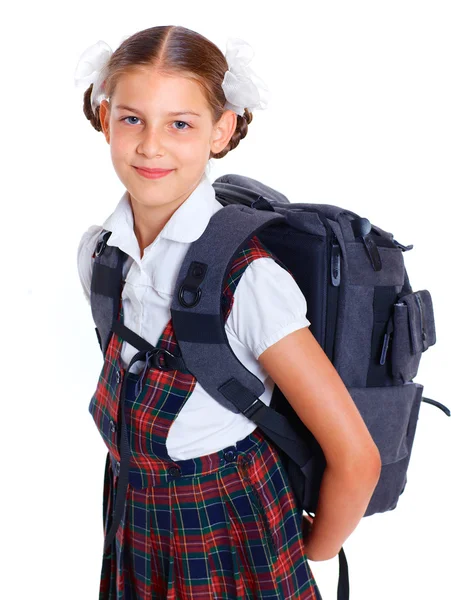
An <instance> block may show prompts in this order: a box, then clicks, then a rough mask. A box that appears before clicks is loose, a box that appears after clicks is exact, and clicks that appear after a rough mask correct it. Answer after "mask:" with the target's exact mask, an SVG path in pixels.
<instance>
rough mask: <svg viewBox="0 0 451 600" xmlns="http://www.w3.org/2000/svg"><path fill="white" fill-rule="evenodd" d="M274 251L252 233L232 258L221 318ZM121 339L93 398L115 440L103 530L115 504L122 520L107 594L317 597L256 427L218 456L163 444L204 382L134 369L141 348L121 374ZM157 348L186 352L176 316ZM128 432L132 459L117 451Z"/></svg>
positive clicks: (130, 597)
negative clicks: (243, 281)
mask: <svg viewBox="0 0 451 600" xmlns="http://www.w3.org/2000/svg"><path fill="white" fill-rule="evenodd" d="M266 256H271V257H272V258H275V257H274V256H273V255H272V254H271V253H269V251H268V250H267V249H266V248H265V247H264V246H262V244H261V243H260V241H259V240H258V238H256V237H253V238H252V239H251V240H250V241H249V242H248V244H247V245H246V247H245V248H244V249H242V250H241V251H240V253H239V254H238V255H237V256H236V258H235V260H234V261H233V262H232V266H231V269H230V272H229V275H228V278H227V280H226V285H225V287H224V290H223V301H224V303H225V312H224V314H225V320H227V317H228V315H229V314H230V310H231V308H232V303H233V294H234V291H235V289H236V286H237V285H238V283H239V280H240V277H241V276H242V275H243V273H244V271H245V269H246V267H247V266H248V265H249V264H251V262H252V261H253V260H255V259H257V258H261V257H266ZM276 260H277V259H276ZM279 264H280V263H279ZM119 319H120V321H121V322H123V307H122V300H121V301H120V304H119ZM122 343H123V339H122V338H121V337H120V336H119V335H117V334H116V333H115V332H113V333H112V335H111V339H110V342H109V345H108V348H107V351H106V355H105V360H104V364H103V367H102V370H101V373H100V377H99V380H98V384H97V388H96V391H95V393H94V396H93V397H92V399H91V402H90V405H89V412H90V413H91V415H92V417H93V418H94V421H95V423H96V426H97V428H98V430H99V432H100V434H101V436H102V438H103V440H104V441H105V443H106V445H107V447H108V454H107V458H106V465H105V475H104V491H103V529H104V534H105V535H106V533H107V531H108V530H109V529H110V526H111V524H112V521H113V509H114V511H115V512H114V519H115V520H116V523H117V524H116V528H117V529H116V533H115V535H114V538H112V542H111V544H110V545H109V547H108V549H106V550H105V549H104V553H103V559H102V568H101V577H100V593H99V600H160V599H167V600H182V599H190V600H191V599H193V600H215V599H217V600H251V599H266V600H290V599H292V600H295V599H296V600H321V595H320V593H319V590H318V588H317V585H316V583H315V580H314V577H313V574H312V572H311V570H310V567H309V564H308V562H307V558H306V556H305V554H304V544H303V538H302V531H301V515H300V513H299V511H298V510H297V509H296V505H295V499H294V496H293V493H292V491H291V488H290V487H289V483H288V480H287V475H286V472H285V470H284V468H283V466H282V464H281V462H280V458H279V455H278V453H277V452H276V450H275V447H274V446H273V445H272V443H271V442H270V441H269V440H267V439H266V438H265V437H263V435H262V434H261V432H260V430H259V429H258V428H257V429H255V430H254V431H253V432H252V433H251V434H250V435H248V436H247V437H245V438H244V439H242V440H240V441H238V442H237V443H236V444H235V445H232V446H229V447H227V448H224V449H222V450H220V451H218V452H214V453H212V454H208V455H205V456H200V457H198V458H193V459H187V460H172V459H171V458H170V457H169V455H168V452H167V449H166V439H167V436H168V433H169V430H170V427H171V425H172V423H173V422H174V421H175V419H176V418H177V415H178V413H179V412H180V410H181V409H182V407H183V406H184V404H185V402H186V401H187V400H188V399H189V397H190V394H191V393H192V391H193V390H194V387H195V385H196V379H195V378H194V376H193V375H192V374H191V373H190V372H188V371H186V372H183V371H182V370H172V371H163V370H160V369H159V368H158V366H156V365H153V364H152V363H150V364H149V361H148V360H147V361H146V365H145V367H144V369H143V370H142V371H141V373H140V374H134V373H131V372H130V371H129V370H128V369H129V368H130V366H131V364H133V363H134V362H136V360H146V358H147V357H148V355H145V353H144V352H143V351H141V352H138V353H137V354H135V356H134V357H133V359H132V360H131V361H130V364H129V366H128V368H127V369H124V368H123V367H122V363H121V356H120V355H121V347H122ZM156 347H157V348H162V349H164V350H168V351H169V352H171V353H172V354H176V355H177V354H178V355H180V352H179V350H178V345H177V340H176V338H175V336H174V332H173V327H172V319H171V320H170V321H169V322H168V323H167V325H166V327H165V328H164V330H163V333H162V334H161V336H160V338H159V340H158V343H157V346H156ZM213 401H215V400H213ZM124 416H125V429H124V424H123V417H124ZM199 426H200V427H201V426H202V424H201V423H199ZM124 431H125V432H126V436H125V438H124V441H123V444H127V448H128V451H127V456H128V457H129V458H127V457H124V456H122V457H121V456H120V448H123V447H124V446H122V445H120V438H121V437H122V435H123V432H124ZM121 432H122V433H121ZM125 460H128V461H129V462H128V469H129V470H128V476H127V480H126V481H125V479H124V485H123V489H124V490H125V491H124V494H123V498H122V501H121V499H120V498H119V495H118V494H117V491H118V479H119V474H120V470H121V469H122V468H123V467H124V464H125V463H124V461H125ZM116 513H117V514H116ZM119 519H120V520H119Z"/></svg>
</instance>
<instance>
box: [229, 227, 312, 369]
mask: <svg viewBox="0 0 451 600" xmlns="http://www.w3.org/2000/svg"><path fill="white" fill-rule="evenodd" d="M239 256H240V257H241V259H242V260H241V263H240V261H239V260H238V261H235V266H237V267H238V269H241V271H240V272H239V273H237V272H235V273H234V274H231V277H230V278H229V280H228V287H227V288H226V290H225V293H226V294H227V295H229V297H230V296H233V298H231V299H230V300H231V301H230V303H229V311H228V313H226V319H227V320H226V328H227V330H228V331H229V332H230V333H231V334H232V335H234V336H235V337H236V338H237V339H238V340H239V341H240V342H241V343H242V344H243V345H244V346H246V347H247V348H249V349H250V350H251V352H252V354H253V355H254V357H255V358H256V359H258V356H259V355H260V354H261V353H262V352H263V351H264V350H266V348H268V347H269V346H271V345H272V344H275V343H276V342H277V341H279V340H280V339H281V338H282V337H284V336H285V335H288V334H289V333H291V332H292V331H295V330H296V329H300V328H302V327H307V326H309V325H310V321H309V320H308V319H307V316H306V313H307V301H306V298H305V296H304V294H303V292H302V290H301V288H300V287H299V286H298V284H297V282H296V280H295V278H294V277H293V275H292V274H291V272H290V271H289V270H288V269H287V268H286V267H285V266H284V265H283V263H281V262H280V261H279V260H278V259H277V257H276V256H275V255H274V254H272V253H271V252H270V251H269V250H268V249H267V248H266V247H265V246H264V245H263V244H262V243H261V242H260V241H259V240H258V239H257V238H255V239H253V240H250V243H249V244H247V245H246V248H244V249H243V250H242V251H241V252H240V254H239ZM232 270H233V269H232Z"/></svg>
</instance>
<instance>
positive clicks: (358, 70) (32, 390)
mask: <svg viewBox="0 0 451 600" xmlns="http://www.w3.org/2000/svg"><path fill="white" fill-rule="evenodd" d="M2 12H3V16H4V17H5V18H4V19H2V25H3V27H2V29H3V31H2V36H1V37H0V44H1V56H2V80H3V81H2V88H3V93H2V99H1V115H2V119H1V123H2V125H1V127H2V145H1V147H2V166H3V177H2V188H3V192H2V201H1V207H2V220H1V224H2V227H1V232H2V236H1V237H2V244H3V248H4V251H3V253H2V254H3V263H4V265H5V266H6V273H5V277H4V284H3V293H2V295H1V297H2V308H3V310H2V314H3V335H4V337H3V340H4V341H3V348H4V353H3V360H2V366H3V377H2V379H3V390H4V392H3V403H2V408H3V419H4V420H3V424H2V425H3V426H2V435H1V436H0V438H1V442H2V450H1V451H2V471H3V473H2V479H3V484H2V491H3V493H2V507H1V508H2V528H1V539H2V546H3V551H4V552H3V559H2V563H1V570H2V572H3V576H2V596H3V597H5V598H6V597H7V598H14V599H15V598H24V599H25V598H27V599H28V598H34V597H43V598H46V599H47V600H62V599H63V598H64V600H72V599H75V598H77V599H78V598H83V599H86V600H95V599H96V598H97V597H98V584H99V577H100V566H101V554H102V542H103V539H102V512H101V510H102V483H103V467H104V461H105V455H106V447H105V445H104V443H103V441H102V440H101V438H100V436H99V435H98V432H97V430H96V428H95V425H94V422H93V420H92V418H91V416H90V415H89V413H88V404H89V400H90V398H91V396H92V394H93V392H94V390H95V386H96V382H97V378H98V375H99V372H100V368H101V364H102V357H101V353H100V349H99V346H98V343H97V339H96V336H95V332H94V323H93V321H92V316H91V312H90V307H89V305H88V304H87V302H86V300H85V298H84V297H83V294H82V289H81V285H80V282H79V280H78V273H77V267H76V250H77V245H78V242H79V240H80V237H81V235H82V233H83V232H84V231H85V230H86V229H87V228H88V227H89V226H90V225H91V224H98V225H101V224H102V223H103V221H104V220H105V219H106V217H107V216H108V215H109V214H110V213H111V212H112V211H113V210H114V208H115V206H116V204H117V202H118V201H119V198H120V196H121V194H122V192H123V188H122V184H121V182H120V181H119V180H118V178H117V176H116V174H115V172H114V170H113V167H112V164H111V159H110V155H109V146H108V145H107V143H106V142H105V139H104V137H103V135H102V134H101V133H99V132H96V131H95V130H94V129H93V128H92V127H91V125H90V124H89V122H88V121H87V120H86V118H85V116H84V114H83V111H82V95H83V90H81V89H79V88H77V89H76V88H75V86H74V83H73V74H74V70H75V66H76V64H77V61H78V59H79V56H80V55H81V53H82V52H83V51H84V50H85V48H86V47H87V46H89V45H91V44H94V43H95V42H96V41H98V40H99V39H102V40H104V41H106V42H107V43H108V44H109V45H110V46H111V47H112V48H113V49H115V48H116V47H117V45H118V43H119V42H120V40H122V39H123V37H124V36H126V35H131V34H132V33H135V32H136V31H138V30H140V29H145V28H147V27H152V26H154V25H168V24H175V25H183V26H185V27H188V28H191V29H194V30H196V31H198V32H199V33H202V34H203V35H205V36H206V37H208V38H210V39H211V40H212V41H213V42H215V43H216V44H217V45H218V46H219V47H220V48H221V50H222V51H223V52H225V45H226V40H227V37H228V36H236V37H241V38H243V39H245V40H246V41H247V42H248V43H250V44H251V46H252V47H253V49H254V51H255V58H254V60H253V61H252V63H251V67H252V68H253V70H254V71H255V72H256V73H257V74H258V75H259V76H260V77H262V78H263V79H264V80H265V81H266V82H267V84H268V86H269V88H270V90H271V94H272V97H271V102H270V106H269V108H268V109H267V110H264V111H255V113H254V120H253V122H252V123H251V125H250V126H249V132H248V135H247V137H246V138H245V139H244V140H243V141H242V142H241V143H240V144H239V146H238V148H237V149H236V150H235V151H232V152H231V153H229V154H228V155H227V156H226V157H225V158H223V159H221V160H217V161H214V160H213V161H212V162H213V169H212V171H211V173H210V175H209V177H210V180H211V181H212V182H213V181H214V180H215V179H216V177H218V176H220V175H222V174H224V173H239V174H243V175H247V176H249V177H253V178H255V179H259V180H261V181H262V182H264V183H266V184H267V185H269V186H271V187H274V188H276V189H278V190H280V191H281V192H282V193H284V194H286V195H287V196H288V198H289V199H290V201H292V202H317V203H328V204H335V205H338V206H342V207H345V208H349V209H351V210H353V211H354V212H357V213H358V214H360V215H361V216H364V217H367V218H368V219H369V220H370V221H372V222H373V223H374V224H376V225H378V226H380V227H382V228H383V229H385V230H386V231H389V232H392V233H393V234H394V236H395V239H397V240H398V241H399V242H401V243H402V244H404V245H408V244H413V245H414V248H413V250H412V251H410V252H407V253H405V254H404V258H405V261H406V266H407V269H408V273H409V276H410V281H411V284H412V286H413V288H414V290H419V289H427V290H429V291H430V293H431V295H432V299H433V303H434V310H435V319H436V329H437V343H436V345H435V346H433V347H431V348H430V349H429V350H428V351H427V352H426V353H425V354H424V356H423V359H422V362H421V365H420V370H419V372H418V375H417V377H416V378H415V381H417V382H419V383H422V384H423V385H424V395H425V396H427V397H430V398H434V399H436V400H438V401H441V402H442V403H444V404H447V405H448V406H450V407H451V397H450V396H451V395H450V390H449V370H450V368H451V365H450V352H449V344H450V334H451V331H450V323H451V320H450V317H449V310H450V297H449V289H450V286H449V268H450V267H449V265H450V242H449V240H450V223H449V219H450V210H449V202H450V199H451V194H450V192H451V181H450V159H451V117H450V110H451V85H450V62H451V61H450V51H451V36H450V29H451V14H450V5H449V3H448V2H444V1H443V2H438V1H434V0H428V1H423V2H418V1H412V0H411V1H409V2H407V1H397V0H390V1H386V0H379V1H378V2H365V1H360V2H357V1H354V2H350V1H347V2H321V1H316V2H305V1H301V2H297V3H294V2H292V1H290V2H284V1H279V2H277V3H274V4H273V5H270V4H268V5H265V4H264V3H262V2H250V1H247V2H242V1H240V2H235V1H230V0H229V1H228V2H225V3H223V4H220V3H219V2H192V1H191V2H175V1H172V2H163V3H155V2H136V1H133V0H129V1H128V2H125V3H118V2H112V1H111V0H110V1H109V2H94V3H93V2H92V1H91V2H83V1H78V2H76V3H50V2H45V1H41V2H38V3H33V4H32V3H26V4H24V3H21V4H17V5H16V6H15V7H14V8H8V9H5V8H4V9H3V11H2ZM450 432H451V419H450V418H448V417H446V416H445V415H444V414H443V413H442V412H441V411H440V410H438V409H437V408H434V407H432V406H430V405H429V404H425V403H422V407H421V411H420V419H419V421H418V426H417V433H416V438H415V443H414V447H413V453H412V458H411V464H410V467H409V471H408V483H407V487H406V490H405V492H404V494H403V495H402V496H401V498H400V501H399V504H398V507H397V508H396V510H395V511H392V512H390V513H385V514H379V515H374V516H372V517H371V518H365V519H362V521H361V522H360V523H359V525H358V527H357V529H356V530H355V531H354V532H353V533H352V535H351V536H350V537H349V538H348V540H347V541H346V542H345V545H344V548H345V551H346V554H347V558H348V562H349V569H350V582H351V600H375V599H381V598H384V599H385V600H395V599H396V600H398V599H400V598H401V599H407V598H408V599H409V600H420V599H421V600H425V599H429V598H439V599H448V598H451V584H450V581H449V569H450V565H451V551H450V539H451V520H450V505H451V489H450V476H449V474H450V458H451V452H450V449H451V445H450V439H451V436H450ZM310 565H311V567H312V570H313V572H314V574H315V576H316V579H317V581H318V585H319V588H320V590H321V592H322V595H323V600H334V598H336V584H337V573H338V559H337V558H334V559H332V560H330V561H325V562H313V561H310Z"/></svg>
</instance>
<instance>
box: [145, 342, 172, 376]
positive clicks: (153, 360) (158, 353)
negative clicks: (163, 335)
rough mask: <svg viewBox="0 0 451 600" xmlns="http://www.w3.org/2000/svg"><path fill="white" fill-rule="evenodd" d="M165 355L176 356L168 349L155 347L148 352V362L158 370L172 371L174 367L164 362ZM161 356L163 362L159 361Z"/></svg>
mask: <svg viewBox="0 0 451 600" xmlns="http://www.w3.org/2000/svg"><path fill="white" fill-rule="evenodd" d="M165 355H166V356H170V357H172V358H176V356H175V355H174V354H171V353H170V352H169V351H168V350H165V349H164V348H155V351H154V352H152V353H151V354H150V357H149V358H150V364H151V365H152V367H154V368H155V369H159V370H160V371H173V370H174V368H173V367H170V366H169V365H168V364H167V362H166V358H165ZM161 357H163V363H161V362H160V358H161Z"/></svg>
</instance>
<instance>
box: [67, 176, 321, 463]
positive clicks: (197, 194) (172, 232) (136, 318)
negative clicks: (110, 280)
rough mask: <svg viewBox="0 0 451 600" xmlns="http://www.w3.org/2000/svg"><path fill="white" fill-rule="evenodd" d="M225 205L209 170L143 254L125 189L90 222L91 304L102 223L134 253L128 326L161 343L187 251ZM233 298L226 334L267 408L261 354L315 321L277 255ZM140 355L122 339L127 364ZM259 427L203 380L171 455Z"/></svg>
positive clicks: (83, 264) (125, 300)
mask: <svg viewBox="0 0 451 600" xmlns="http://www.w3.org/2000/svg"><path fill="white" fill-rule="evenodd" d="M221 208H223V206H222V204H221V203H220V202H218V200H216V197H215V190H214V187H213V185H212V184H211V182H210V181H209V179H208V177H207V175H206V174H205V173H204V176H203V178H202V180H201V181H200V183H199V185H198V186H197V187H196V188H195V189H194V191H193V192H192V193H191V195H190V196H189V197H188V198H187V199H186V200H185V202H184V203H183V204H182V205H181V206H179V208H178V209H177V210H176V211H175V212H174V213H173V214H172V216H171V218H170V219H169V221H168V222H167V223H166V225H165V226H164V228H163V229H162V230H161V231H160V233H159V234H158V236H157V237H156V238H155V240H154V241H153V242H152V243H151V244H150V245H149V246H147V248H145V249H144V255H143V257H142V259H141V252H140V248H139V244H138V240H137V239H136V235H135V233H134V229H133V225H134V219H133V211H132V208H131V205H130V201H129V195H128V191H127V190H126V191H125V192H124V194H123V196H122V197H121V199H120V201H119V203H118V205H117V207H116V209H115V210H114V212H113V213H112V214H111V215H110V216H109V217H108V218H107V220H106V221H105V222H104V224H103V226H98V225H92V226H91V227H89V229H88V230H87V231H86V232H85V233H84V234H83V235H82V238H81V241H80V243H79V246H78V272H79V276H80V281H81V284H82V288H83V292H84V295H85V297H86V299H87V301H88V302H90V289H91V277H92V263H93V259H92V258H91V257H92V254H93V252H94V248H95V246H96V243H97V238H98V236H99V234H100V232H101V231H102V228H104V229H107V230H108V231H111V232H112V233H111V236H110V237H109V239H108V241H107V245H109V246H117V247H119V248H120V249H121V250H122V251H123V252H125V253H126V254H127V255H128V258H127V260H126V261H125V263H124V270H123V277H124V280H125V284H124V288H123V293H122V304H123V313H124V324H125V325H126V326H127V327H128V328H129V329H131V330H132V331H134V332H136V333H137V334H138V335H140V336H141V337H142V338H144V339H145V340H147V341H148V342H150V343H151V344H152V345H154V346H155V345H156V344H157V342H158V339H159V338H160V336H161V334H162V332H163V330H164V328H165V327H166V325H167V323H168V321H169V320H170V318H171V313H170V307H171V304H172V297H173V293H174V288H175V283H176V280H177V275H178V272H179V270H180V267H181V265H182V262H183V259H184V257H185V254H186V252H187V251H188V249H189V247H190V244H191V242H193V241H194V240H197V239H198V238H199V237H200V236H201V235H202V233H203V232H204V230H205V228H206V226H207V224H208V222H209V220H210V218H211V216H212V215H213V214H214V213H215V212H216V211H218V210H221ZM234 297H235V300H234V303H233V306H232V309H231V311H230V314H229V317H228V319H227V322H226V324H225V331H226V335H227V339H228V342H229V344H230V347H231V349H232V350H233V352H234V353H235V355H236V356H237V358H238V359H239V360H240V361H241V362H242V363H243V364H244V366H245V367H246V368H247V369H249V371H251V372H252V373H254V374H255V375H256V376H257V377H258V378H259V379H260V380H261V381H262V382H263V383H264V385H265V392H264V393H263V394H262V395H261V396H260V399H261V400H262V402H265V404H267V405H269V403H270V400H271V395H272V391H273V388H274V382H273V380H272V379H271V378H270V377H269V375H268V373H267V372H266V371H265V370H264V369H263V367H262V366H261V364H260V363H259V362H258V360H257V359H258V357H259V355H260V354H261V353H262V352H263V351H264V350H266V348H268V347H269V346H271V345H272V344H275V343H276V342H277V341H279V340H280V339H282V338H283V337H285V336H286V335H288V334H289V333H291V332H293V331H295V330H297V329H300V328H302V327H306V326H309V325H310V321H308V319H307V317H306V311H307V305H306V300H305V296H304V295H303V293H302V291H301V290H300V288H299V287H298V285H297V283H296V281H295V280H294V278H293V277H292V275H290V273H288V272H287V271H286V270H285V269H283V268H282V267H280V266H279V265H278V264H277V263H276V262H275V261H274V260H273V259H272V258H266V257H264V258H259V259H256V260H254V261H253V262H252V263H251V264H250V265H249V266H247V268H246V270H245V271H244V273H243V275H242V277H241V279H240V281H239V284H238V286H237V288H236V290H235V294H234ZM93 339H95V334H94V329H93ZM99 351H100V350H99ZM136 352H137V349H136V348H135V347H134V346H131V345H130V344H128V343H127V342H126V341H124V343H123V345H122V352H121V360H122V362H123V365H122V366H123V367H124V368H126V367H127V366H128V364H129V362H130V360H131V358H132V357H133V356H134V355H135V354H136ZM143 366H144V362H143V361H137V362H136V363H135V364H133V365H132V367H131V369H130V371H131V372H133V373H138V372H139V371H140V370H141V369H142V368H143ZM200 423H202V427H200V426H199V424H200ZM255 428H256V424H255V423H254V422H253V421H252V420H250V419H248V418H247V417H245V416H244V415H242V414H241V413H239V414H235V413H233V412H231V411H229V410H227V409H226V408H224V407H223V406H222V405H221V404H219V403H218V402H217V401H216V400H215V399H214V398H213V397H212V396H210V394H208V393H207V392H206V391H205V390H204V389H203V388H202V386H201V385H200V383H199V382H197V383H196V385H195V388H194V390H193V392H192V393H191V395H190V396H189V398H188V400H187V401H186V402H185V405H184V406H183V408H182V409H181V411H180V413H179V414H178V416H177V418H176V420H175V421H174V423H173V424H172V426H171V428H170V430H169V433H168V438H167V442H166V445H167V450H168V454H169V456H170V457H171V459H173V460H184V459H187V458H195V457H198V456H203V455H205V454H210V453H212V452H217V451H219V450H221V449H223V448H225V447H227V446H230V445H233V444H235V443H236V442H237V441H238V440H241V439H243V438H244V437H246V436H247V435H249V434H250V433H251V432H252V431H253V430H254V429H255Z"/></svg>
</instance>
